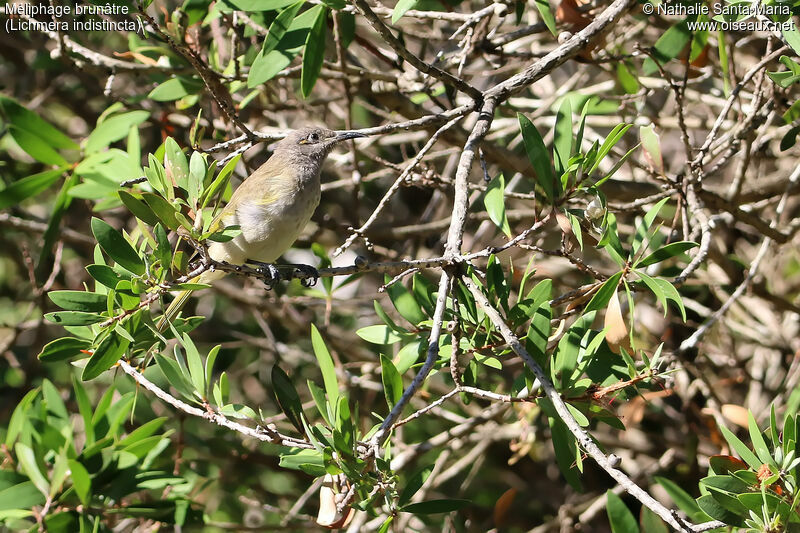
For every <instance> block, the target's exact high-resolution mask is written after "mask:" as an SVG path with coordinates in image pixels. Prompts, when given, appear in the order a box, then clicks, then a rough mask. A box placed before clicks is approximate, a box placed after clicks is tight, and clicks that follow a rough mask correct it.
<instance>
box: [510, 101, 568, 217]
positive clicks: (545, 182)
mask: <svg viewBox="0 0 800 533" xmlns="http://www.w3.org/2000/svg"><path fill="white" fill-rule="evenodd" d="M517 120H519V128H520V131H521V132H522V140H523V141H524V143H525V151H526V152H527V154H528V159H529V160H530V162H531V165H532V166H533V171H534V172H535V173H536V182H537V183H538V184H539V186H540V187H541V188H542V189H543V190H544V193H545V196H546V197H547V201H548V202H549V203H553V200H554V199H555V198H557V197H558V196H560V195H561V190H560V189H561V182H560V181H558V180H556V177H555V175H554V174H553V167H552V165H551V164H550V154H549V153H548V152H547V148H545V146H544V140H543V139H542V136H541V135H540V134H539V132H538V131H537V129H536V127H535V126H534V125H533V123H532V122H531V121H530V120H529V119H528V117H526V116H525V115H523V114H522V113H517Z"/></svg>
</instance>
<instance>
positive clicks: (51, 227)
mask: <svg viewBox="0 0 800 533" xmlns="http://www.w3.org/2000/svg"><path fill="white" fill-rule="evenodd" d="M76 183H78V176H76V175H75V174H71V175H70V176H69V177H68V178H67V179H66V181H64V184H63V185H62V186H61V190H60V191H59V192H58V196H56V201H55V204H54V205H53V207H52V208H51V215H50V220H49V222H48V223H47V229H46V230H45V232H44V235H42V253H41V254H40V256H39V262H38V263H37V265H36V275H37V276H38V277H43V276H46V275H47V274H43V273H44V272H45V271H46V269H47V268H49V264H50V261H51V258H52V256H53V246H54V245H55V243H56V240H57V239H59V238H60V237H61V235H60V233H61V232H60V228H59V225H60V224H61V218H62V217H63V216H64V213H65V212H66V210H67V208H68V207H69V205H70V203H71V202H72V196H70V195H69V192H70V190H71V189H72V187H73V185H75V184H76Z"/></svg>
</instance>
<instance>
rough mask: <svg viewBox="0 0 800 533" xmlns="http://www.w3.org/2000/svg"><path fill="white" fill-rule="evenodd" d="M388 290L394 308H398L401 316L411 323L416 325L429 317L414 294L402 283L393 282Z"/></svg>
mask: <svg viewBox="0 0 800 533" xmlns="http://www.w3.org/2000/svg"><path fill="white" fill-rule="evenodd" d="M387 282H388V280H387ZM386 292H388V293H389V299H390V300H391V301H392V305H394V308H395V309H397V312H398V313H400V316H402V317H403V318H405V319H406V320H408V321H409V322H410V323H412V324H414V325H415V326H416V325H417V324H420V323H421V322H424V321H426V320H427V319H428V317H427V315H426V314H425V313H423V312H422V308H421V307H420V305H419V303H417V300H416V298H414V295H413V294H411V293H410V292H408V290H407V289H406V288H405V287H404V286H403V284H402V283H399V282H398V283H392V284H391V285H389V287H388V288H387V289H386Z"/></svg>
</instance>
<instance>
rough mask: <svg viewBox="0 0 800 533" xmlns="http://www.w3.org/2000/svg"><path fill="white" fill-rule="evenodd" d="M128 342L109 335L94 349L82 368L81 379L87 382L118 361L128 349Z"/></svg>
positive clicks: (112, 334) (118, 336)
mask: <svg viewBox="0 0 800 533" xmlns="http://www.w3.org/2000/svg"><path fill="white" fill-rule="evenodd" d="M128 344H129V341H128V340H127V339H125V338H124V337H122V336H121V335H117V334H115V333H111V334H109V335H108V336H107V337H106V338H105V339H103V340H102V341H101V342H100V344H99V345H98V346H97V348H95V350H94V353H93V354H92V356H91V357H89V361H88V362H87V363H86V366H85V367H84V368H83V374H82V375H81V379H82V380H83V381H89V380H90V379H94V378H96V377H97V376H99V375H100V374H102V373H103V372H105V371H106V370H108V369H109V368H111V367H112V366H114V363H116V362H117V361H119V359H120V357H122V355H123V354H124V353H125V350H127V349H128Z"/></svg>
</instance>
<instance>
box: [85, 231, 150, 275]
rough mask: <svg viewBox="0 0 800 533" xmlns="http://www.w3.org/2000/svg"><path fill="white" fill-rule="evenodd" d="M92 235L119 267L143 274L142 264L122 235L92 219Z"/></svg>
mask: <svg viewBox="0 0 800 533" xmlns="http://www.w3.org/2000/svg"><path fill="white" fill-rule="evenodd" d="M92 233H93V234H94V237H95V239H97V242H98V243H99V244H100V247H101V248H102V249H103V251H104V252H105V253H107V254H108V255H109V257H111V259H113V260H114V261H116V262H117V264H119V265H120V266H121V267H123V268H125V269H126V270H128V271H129V272H132V273H134V274H137V275H142V274H144V263H143V262H142V259H141V258H140V257H139V254H137V253H136V250H134V249H133V246H131V245H130V243H128V241H127V240H125V237H123V235H122V233H120V232H118V231H117V230H115V229H114V228H113V227H111V225H109V224H108V223H106V222H105V221H103V220H100V219H99V218H95V217H92Z"/></svg>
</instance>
